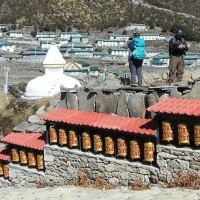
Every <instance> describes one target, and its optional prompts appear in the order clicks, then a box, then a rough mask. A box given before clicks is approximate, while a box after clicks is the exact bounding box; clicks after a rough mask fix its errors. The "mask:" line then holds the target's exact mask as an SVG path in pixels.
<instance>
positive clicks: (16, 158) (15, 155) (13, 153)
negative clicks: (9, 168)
mask: <svg viewBox="0 0 200 200" xmlns="http://www.w3.org/2000/svg"><path fill="white" fill-rule="evenodd" d="M11 156H12V162H13V163H18V162H19V151H18V149H17V148H12V149H11Z"/></svg>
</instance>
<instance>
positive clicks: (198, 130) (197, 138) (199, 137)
mask: <svg viewBox="0 0 200 200" xmlns="http://www.w3.org/2000/svg"><path fill="white" fill-rule="evenodd" d="M194 143H195V145H196V146H199V145H200V125H196V126H194Z"/></svg>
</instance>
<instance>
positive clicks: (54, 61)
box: [24, 44, 81, 99]
mask: <svg viewBox="0 0 200 200" xmlns="http://www.w3.org/2000/svg"><path fill="white" fill-rule="evenodd" d="M65 65H66V61H65V60H64V58H63V57H62V55H61V53H60V51H59V50H58V48H57V46H56V45H55V44H52V45H51V46H50V48H49V50H48V52H47V55H46V57H45V59H44V61H43V67H45V75H43V76H40V77H37V78H35V79H33V80H31V81H30V82H29V83H28V84H27V86H26V92H25V94H24V98H28V99H37V98H43V97H51V96H53V95H55V94H58V93H59V92H60V87H61V86H62V87H64V88H76V87H81V83H80V82H79V81H78V80H76V79H75V78H72V77H70V76H66V75H64V73H63V69H64V67H65Z"/></svg>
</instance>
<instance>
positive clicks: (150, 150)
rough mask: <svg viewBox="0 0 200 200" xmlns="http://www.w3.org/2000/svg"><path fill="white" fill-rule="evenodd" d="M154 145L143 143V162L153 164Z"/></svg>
mask: <svg viewBox="0 0 200 200" xmlns="http://www.w3.org/2000/svg"><path fill="white" fill-rule="evenodd" d="M154 154H155V145H154V143H152V142H145V143H144V161H147V162H153V161H154V160H155V158H154V157H155V155H154Z"/></svg>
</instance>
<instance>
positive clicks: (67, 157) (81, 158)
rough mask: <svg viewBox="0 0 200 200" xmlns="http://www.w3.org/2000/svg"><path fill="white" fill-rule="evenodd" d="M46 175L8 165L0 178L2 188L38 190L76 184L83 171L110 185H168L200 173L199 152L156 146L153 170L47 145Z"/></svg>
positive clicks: (111, 158) (138, 164)
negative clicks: (5, 175) (40, 186)
mask: <svg viewBox="0 0 200 200" xmlns="http://www.w3.org/2000/svg"><path fill="white" fill-rule="evenodd" d="M44 160H45V167H46V170H45V172H40V171H37V170H36V169H32V168H28V167H27V166H20V165H18V164H12V163H11V164H9V166H10V177H9V179H8V180H5V179H4V178H3V177H0V187H8V186H14V187H18V188H21V187H36V186H37V185H38V184H40V183H45V184H47V185H48V186H62V185H68V184H74V183H75V181H76V180H77V178H78V173H79V172H80V171H83V172H85V173H86V174H87V176H88V178H90V179H91V180H95V179H96V178H98V177H103V178H104V179H105V180H107V181H108V182H109V183H112V184H116V185H121V186H129V185H132V184H133V183H134V181H135V180H141V181H143V183H144V184H150V185H151V184H158V185H159V184H166V183H169V182H170V181H172V180H173V179H174V178H176V177H177V176H178V173H179V172H181V173H182V172H186V173H187V172H197V173H200V150H194V149H191V148H177V147H174V146H164V145H157V163H156V165H154V166H151V165H145V164H143V163H140V162H130V161H128V160H125V159H116V158H114V157H106V156H103V155H101V154H98V155H95V154H93V153H90V152H82V151H80V150H78V149H77V150H76V149H68V148H67V147H62V148H60V147H59V146H56V145H53V146H50V145H46V146H45V150H44Z"/></svg>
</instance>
